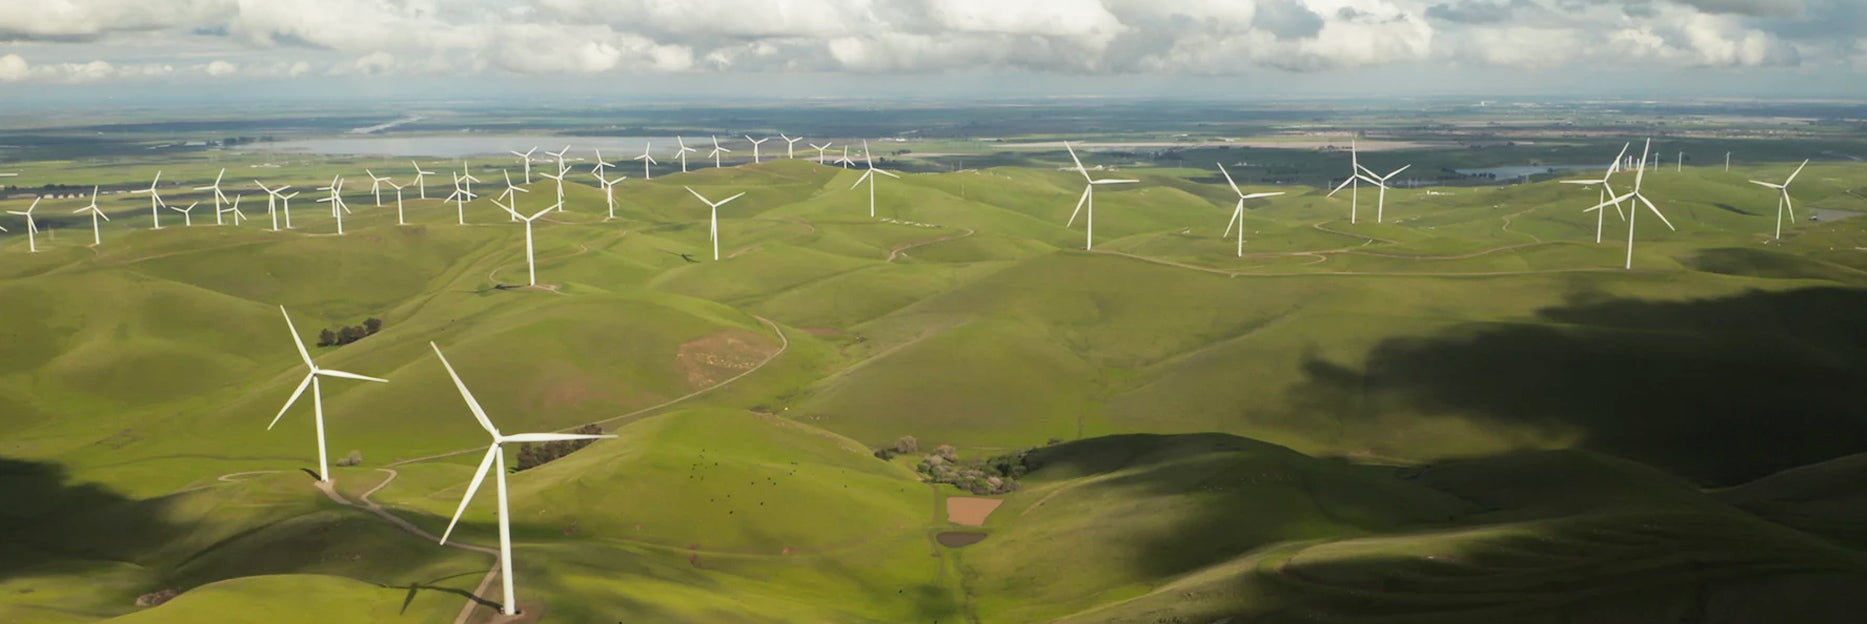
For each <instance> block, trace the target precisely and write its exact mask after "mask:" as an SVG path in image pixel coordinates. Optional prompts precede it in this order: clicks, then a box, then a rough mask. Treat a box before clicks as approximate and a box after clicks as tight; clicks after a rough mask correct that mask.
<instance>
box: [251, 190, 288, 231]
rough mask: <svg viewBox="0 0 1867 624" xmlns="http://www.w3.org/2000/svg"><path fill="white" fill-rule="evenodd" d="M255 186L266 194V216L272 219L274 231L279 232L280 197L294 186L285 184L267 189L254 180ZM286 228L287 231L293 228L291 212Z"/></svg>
mask: <svg viewBox="0 0 1867 624" xmlns="http://www.w3.org/2000/svg"><path fill="white" fill-rule="evenodd" d="M253 185H254V186H258V187H259V190H262V191H265V192H266V215H267V216H270V217H272V231H274V232H277V231H279V211H278V208H279V205H278V204H279V197H280V194H281V193H284V192H285V189H288V188H292V185H290V184H284V185H280V186H279V187H278V188H267V187H266V184H265V183H264V182H260V181H259V180H254V181H253ZM285 227H286V229H291V227H292V217H291V213H290V212H287V213H286V217H285Z"/></svg>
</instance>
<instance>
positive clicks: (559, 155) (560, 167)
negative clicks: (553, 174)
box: [545, 145, 570, 175]
mask: <svg viewBox="0 0 1867 624" xmlns="http://www.w3.org/2000/svg"><path fill="white" fill-rule="evenodd" d="M569 153H570V146H569V145H565V146H564V149H561V150H558V151H555V152H545V155H546V156H551V157H553V158H556V159H557V161H558V175H564V171H565V170H567V169H569V167H565V166H564V155H565V154H569Z"/></svg>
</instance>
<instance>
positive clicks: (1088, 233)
mask: <svg viewBox="0 0 1867 624" xmlns="http://www.w3.org/2000/svg"><path fill="white" fill-rule="evenodd" d="M1063 149H1066V150H1069V152H1070V160H1072V161H1075V163H1076V171H1077V172H1078V173H1081V174H1083V180H1084V181H1086V182H1087V184H1084V185H1083V197H1082V199H1078V200H1076V211H1075V212H1071V213H1070V222H1069V223H1068V224H1065V225H1064V226H1063V227H1066V228H1067V227H1070V226H1072V225H1076V215H1078V214H1081V213H1082V212H1083V207H1084V206H1088V207H1089V212H1088V215H1087V217H1086V219H1085V220H1084V221H1083V224H1084V228H1085V230H1084V235H1083V249H1085V250H1089V249H1094V248H1095V243H1096V185H1098V184H1134V183H1137V182H1140V180H1114V179H1106V180H1097V179H1095V178H1091V177H1089V169H1087V168H1085V167H1083V161H1082V159H1080V158H1077V157H1076V148H1073V147H1070V142H1069V141H1064V142H1063Z"/></svg>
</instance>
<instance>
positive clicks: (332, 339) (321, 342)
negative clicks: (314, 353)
mask: <svg viewBox="0 0 1867 624" xmlns="http://www.w3.org/2000/svg"><path fill="white" fill-rule="evenodd" d="M336 344H337V332H334V331H331V330H328V329H326V330H324V331H321V332H318V346H320V347H329V346H333V345H336Z"/></svg>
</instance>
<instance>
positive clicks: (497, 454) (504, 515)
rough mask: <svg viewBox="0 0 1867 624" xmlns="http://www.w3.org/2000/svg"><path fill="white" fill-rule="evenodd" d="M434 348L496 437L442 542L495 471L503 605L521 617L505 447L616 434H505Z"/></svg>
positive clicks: (477, 415)
mask: <svg viewBox="0 0 1867 624" xmlns="http://www.w3.org/2000/svg"><path fill="white" fill-rule="evenodd" d="M428 346H430V347H433V348H434V355H435V356H436V357H439V358H441V366H443V367H446V368H447V376H448V377H450V378H453V380H454V387H456V388H459V389H460V398H461V399H464V400H466V402H467V409H469V410H471V411H472V412H473V418H474V419H475V420H478V421H480V427H481V428H483V429H485V430H486V433H488V434H491V435H492V436H493V443H492V445H490V446H488V447H486V457H485V459H481V460H480V468H479V470H477V471H475V472H474V473H473V481H471V482H468V484H467V494H466V496H462V497H461V498H460V509H459V510H457V511H455V512H454V519H453V520H450V521H448V523H447V530H446V531H444V532H442V533H441V543H442V544H446V543H447V538H448V536H450V535H453V534H454V525H456V524H458V523H459V522H460V516H461V514H463V513H466V511H467V503H469V502H472V501H473V495H474V494H475V493H477V492H479V490H480V484H481V483H484V482H485V481H486V473H487V471H489V470H492V469H493V468H495V466H496V467H497V470H496V471H494V473H493V474H494V476H493V483H494V487H495V488H497V492H498V500H499V580H500V583H501V585H503V589H504V590H505V603H504V604H502V605H500V608H501V610H502V611H503V612H504V613H505V614H506V615H518V613H519V604H518V603H519V601H518V597H517V596H516V595H514V594H513V591H512V585H513V583H512V507H511V505H509V504H507V501H506V453H505V445H506V444H507V443H509V442H520V443H524V442H556V441H560V440H598V439H603V438H614V437H616V436H614V435H586V434H575V433H521V434H517V435H505V434H502V433H500V432H499V428H497V427H494V426H493V421H492V420H491V419H490V418H488V417H487V416H486V410H485V409H482V408H481V407H480V402H479V401H476V400H474V398H473V393H472V392H469V391H468V390H467V384H466V382H463V381H461V380H460V374H459V373H456V372H454V366H453V365H452V364H448V363H447V356H445V355H441V347H439V346H435V344H434V343H432V342H430V343H428Z"/></svg>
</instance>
